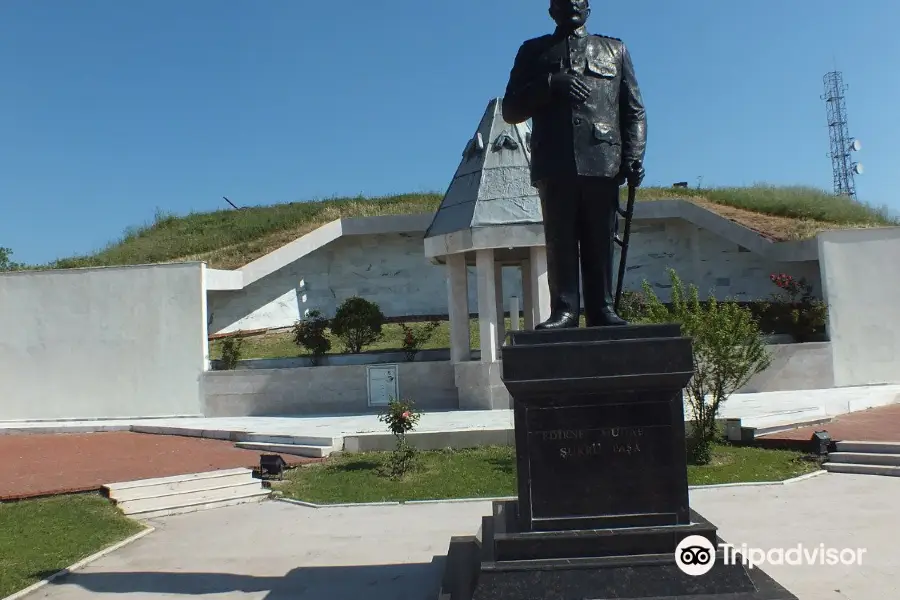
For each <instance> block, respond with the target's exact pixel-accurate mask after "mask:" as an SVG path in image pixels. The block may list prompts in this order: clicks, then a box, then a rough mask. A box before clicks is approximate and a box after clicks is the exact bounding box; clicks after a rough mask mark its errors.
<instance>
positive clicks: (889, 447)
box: [835, 440, 900, 454]
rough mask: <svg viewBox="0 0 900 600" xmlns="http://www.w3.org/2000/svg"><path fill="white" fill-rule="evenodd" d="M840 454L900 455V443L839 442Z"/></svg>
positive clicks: (838, 449) (837, 444)
mask: <svg viewBox="0 0 900 600" xmlns="http://www.w3.org/2000/svg"><path fill="white" fill-rule="evenodd" d="M835 445H836V447H837V451H838V452H864V453H867V454H868V453H871V454H900V442H856V441H852V440H847V441H841V442H837V443H836V444H835Z"/></svg>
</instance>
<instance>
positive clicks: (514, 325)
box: [509, 296, 519, 331]
mask: <svg viewBox="0 0 900 600" xmlns="http://www.w3.org/2000/svg"><path fill="white" fill-rule="evenodd" d="M509 328H510V329H511V330H512V331H519V297H518V296H510V297H509Z"/></svg>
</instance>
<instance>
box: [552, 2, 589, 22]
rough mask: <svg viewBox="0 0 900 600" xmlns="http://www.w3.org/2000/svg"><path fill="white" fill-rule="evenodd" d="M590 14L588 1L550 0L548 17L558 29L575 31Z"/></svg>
mask: <svg viewBox="0 0 900 600" xmlns="http://www.w3.org/2000/svg"><path fill="white" fill-rule="evenodd" d="M590 14H591V7H590V3H589V1H588V0H550V16H551V17H552V18H553V20H554V21H556V24H557V25H559V26H560V27H564V28H567V29H568V28H571V29H577V28H578V27H581V26H582V25H584V24H585V23H586V22H587V19H588V16H589V15H590Z"/></svg>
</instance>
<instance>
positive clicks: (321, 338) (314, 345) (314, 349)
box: [294, 310, 331, 366]
mask: <svg viewBox="0 0 900 600" xmlns="http://www.w3.org/2000/svg"><path fill="white" fill-rule="evenodd" d="M328 325H329V322H328V318H327V317H324V316H322V313H321V312H319V311H318V310H311V311H309V312H308V313H307V314H306V318H305V319H303V320H300V321H297V322H296V323H295V324H294V343H295V344H297V345H298V346H300V348H305V349H306V351H307V352H308V353H309V362H310V363H311V364H312V365H313V366H316V365H318V364H319V363H320V362H322V357H323V356H325V355H326V354H327V353H328V351H329V350H331V339H329V337H328V335H327V330H328Z"/></svg>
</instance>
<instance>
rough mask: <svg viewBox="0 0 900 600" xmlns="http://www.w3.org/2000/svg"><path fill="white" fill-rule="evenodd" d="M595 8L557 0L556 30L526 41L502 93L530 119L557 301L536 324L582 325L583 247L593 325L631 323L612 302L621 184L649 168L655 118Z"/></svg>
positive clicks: (515, 118)
mask: <svg viewBox="0 0 900 600" xmlns="http://www.w3.org/2000/svg"><path fill="white" fill-rule="evenodd" d="M589 14H590V6H589V4H588V0H551V1H550V16H551V17H552V18H553V20H554V21H555V22H556V31H555V32H554V33H552V34H550V35H544V36H541V37H538V38H534V39H531V40H528V41H526V42H525V43H523V44H522V46H521V47H520V48H519V52H518V54H517V55H516V59H515V63H514V64H513V67H512V71H511V72H510V75H509V83H508V84H507V86H506V94H505V97H504V98H503V119H504V120H505V121H506V122H507V123H510V124H514V123H522V122H524V121H527V120H528V119H531V124H532V133H531V182H532V185H534V186H535V187H536V188H537V189H538V193H539V195H540V198H541V209H542V211H543V215H544V235H545V238H546V246H547V277H548V280H549V287H550V309H551V313H550V318H549V319H548V320H547V321H545V322H543V323H541V324H540V325H538V326H537V328H538V329H557V328H563V327H578V322H579V316H580V313H581V310H580V306H581V303H580V298H579V285H578V281H579V273H578V272H579V256H580V267H581V276H582V284H581V289H582V291H583V292H584V309H585V311H584V312H585V320H586V323H587V326H588V327H598V326H606V325H624V324H625V321H624V320H623V319H622V318H620V317H619V316H618V315H617V314H616V312H615V307H614V303H613V293H614V290H613V256H614V249H613V244H614V243H615V235H616V230H617V225H618V218H617V210H618V207H619V187H620V186H621V185H622V184H623V183H625V182H626V181H628V182H629V183H630V184H631V185H634V186H638V185H640V183H641V181H642V180H643V178H644V169H643V166H642V163H643V160H644V152H645V148H646V136H647V122H646V116H645V113H644V103H643V100H642V98H641V92H640V89H639V88H638V84H637V80H636V78H635V75H634V66H633V65H632V62H631V57H630V56H629V53H628V50H627V49H626V48H625V44H624V43H622V41H621V40H619V39H616V38H611V37H606V36H601V35H592V34H589V33H588V32H587V31H586V30H585V22H586V21H587V18H588V15H589ZM579 247H580V253H579Z"/></svg>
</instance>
